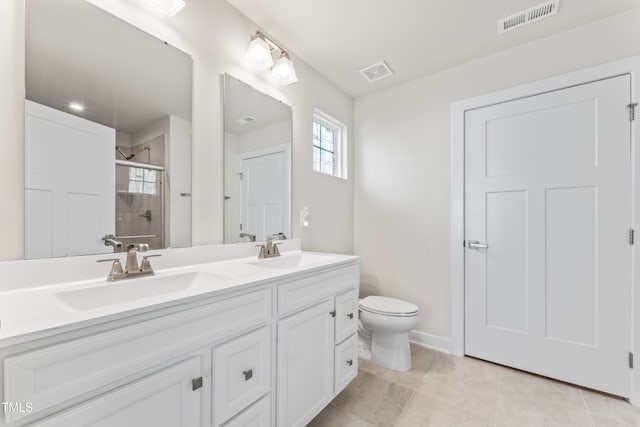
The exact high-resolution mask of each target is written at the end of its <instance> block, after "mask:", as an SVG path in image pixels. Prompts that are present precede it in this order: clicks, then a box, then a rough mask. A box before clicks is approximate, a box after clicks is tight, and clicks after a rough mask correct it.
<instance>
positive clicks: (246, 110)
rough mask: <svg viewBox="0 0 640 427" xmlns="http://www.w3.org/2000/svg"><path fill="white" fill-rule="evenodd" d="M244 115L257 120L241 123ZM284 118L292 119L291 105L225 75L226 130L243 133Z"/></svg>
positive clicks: (238, 133) (237, 133)
mask: <svg viewBox="0 0 640 427" xmlns="http://www.w3.org/2000/svg"><path fill="white" fill-rule="evenodd" d="M244 116H251V117H254V118H255V119H256V120H255V121H253V122H251V123H247V124H239V123H237V122H236V120H237V119H240V118H241V117H244ZM284 120H291V107H289V106H288V105H287V104H284V103H283V102H280V101H278V100H277V99H275V98H272V97H270V96H269V95H265V94H264V93H261V92H258V91H257V90H255V89H254V88H252V87H251V86H249V85H248V84H246V83H244V82H242V81H240V80H238V79H236V78H235V77H231V76H230V75H228V74H227V75H225V79H224V130H225V132H230V133H234V134H236V135H241V134H244V133H247V132H251V131H254V130H256V129H260V128H263V127H265V126H269V125H272V124H275V123H278V122H281V121H284Z"/></svg>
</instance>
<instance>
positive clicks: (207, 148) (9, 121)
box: [0, 0, 353, 259]
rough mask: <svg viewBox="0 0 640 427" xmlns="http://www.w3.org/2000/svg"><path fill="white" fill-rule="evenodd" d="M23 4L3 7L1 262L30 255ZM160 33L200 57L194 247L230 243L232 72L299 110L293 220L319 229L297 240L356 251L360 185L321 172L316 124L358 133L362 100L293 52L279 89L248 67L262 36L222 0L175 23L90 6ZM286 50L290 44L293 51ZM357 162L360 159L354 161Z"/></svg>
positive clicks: (138, 3) (195, 2)
mask: <svg viewBox="0 0 640 427" xmlns="http://www.w3.org/2000/svg"><path fill="white" fill-rule="evenodd" d="M23 2H24V0H3V1H0V67H1V68H2V70H3V72H2V73H1V74H0V89H1V92H0V93H2V94H3V96H2V97H0V131H2V134H3V138H2V149H3V155H2V156H1V157H0V174H1V175H0V178H2V182H5V183H11V185H5V186H3V190H2V192H3V193H2V196H3V197H2V200H3V204H2V205H3V206H11V208H10V209H6V208H3V209H2V210H0V224H1V225H0V227H1V228H0V235H2V236H3V245H1V246H0V259H17V258H21V257H22V253H23V242H22V238H23V237H22V234H23V228H24V226H23V215H24V212H23V210H22V206H23V205H24V204H23V191H24V188H23V187H24V184H23V168H22V165H23V163H24V161H23V154H22V140H23V136H22V128H23V121H24V119H23V106H22V103H23V99H24V3H23ZM91 2H92V3H94V4H98V5H100V7H102V8H104V9H106V10H109V11H110V12H111V13H113V14H115V15H117V16H120V17H122V18H123V19H125V20H127V21H129V22H131V23H132V24H134V25H136V26H138V27H140V28H142V29H143V30H145V31H147V32H149V33H151V34H152V35H154V36H156V37H159V38H161V39H163V40H166V41H167V42H169V43H170V44H172V45H174V46H176V47H177V48H179V49H182V50H184V51H186V52H188V53H189V54H191V55H192V57H193V59H194V64H193V65H194V76H193V82H194V83H193V84H194V88H193V89H194V90H193V171H192V175H193V188H192V193H193V196H192V202H193V215H192V217H193V231H192V235H193V244H196V245H197V244H209V243H219V242H222V240H223V235H224V233H223V223H222V217H223V209H224V208H223V203H224V202H223V186H222V175H223V168H222V164H223V153H222V103H221V84H220V75H221V74H222V73H225V72H227V73H230V74H231V75H233V76H235V77H237V78H239V79H241V80H243V81H245V82H246V83H248V84H250V85H252V86H254V87H255V88H256V89H257V90H259V91H261V92H264V93H267V94H269V95H271V96H273V97H275V98H277V99H280V100H282V101H283V102H285V103H286V104H288V105H291V106H292V108H293V141H294V143H293V212H294V214H293V217H294V218H297V212H298V211H299V210H300V208H301V207H302V206H303V205H308V206H310V207H311V213H312V218H313V219H312V224H311V227H309V228H306V229H304V230H302V229H300V228H299V224H298V223H297V222H296V221H294V223H293V235H294V236H296V237H301V238H302V240H303V246H304V248H305V249H309V250H323V251H332V252H340V253H350V252H352V251H353V181H352V180H349V181H344V180H335V179H332V178H331V177H327V176H322V175H320V174H316V173H314V172H313V171H312V167H311V166H312V151H311V135H312V128H311V121H312V116H313V109H314V108H319V109H321V110H323V111H326V112H327V113H329V114H331V115H332V116H334V117H336V118H337V119H338V120H340V121H342V122H343V123H346V124H347V125H349V126H352V125H353V100H352V98H351V97H349V96H348V95H346V94H345V93H343V92H341V91H340V90H338V89H337V88H336V87H335V86H333V85H332V84H331V83H329V82H328V81H327V80H326V79H325V78H324V77H322V76H321V75H320V74H318V73H317V72H316V71H315V70H313V69H312V68H311V67H309V66H307V65H306V64H305V63H303V62H302V61H301V60H300V59H299V58H297V57H295V55H292V60H293V61H294V63H295V66H296V71H297V74H298V78H299V79H300V81H299V82H297V83H294V84H292V85H290V86H287V87H284V88H283V87H280V86H278V85H277V84H276V83H275V82H274V81H273V78H272V77H271V76H270V73H268V72H255V71H253V70H252V69H250V68H249V67H248V66H247V65H246V64H245V62H244V55H245V52H246V48H247V45H248V43H249V40H250V37H251V35H252V34H253V33H254V32H255V30H256V29H257V27H256V25H255V24H254V23H253V22H251V21H250V20H249V19H248V18H247V17H245V16H244V15H242V14H241V13H239V12H238V11H237V10H236V9H234V8H233V7H231V6H230V5H229V4H228V3H227V2H226V1H223V0H189V1H188V2H187V5H186V6H185V8H184V9H183V10H182V11H181V12H180V13H179V14H177V15H176V16H175V17H173V18H170V17H166V16H164V15H163V14H162V13H161V12H158V11H156V10H155V9H154V8H153V7H152V6H150V2H145V1H142V0H135V1H132V0H91ZM285 47H286V46H285ZM349 158H350V159H351V158H353V156H349Z"/></svg>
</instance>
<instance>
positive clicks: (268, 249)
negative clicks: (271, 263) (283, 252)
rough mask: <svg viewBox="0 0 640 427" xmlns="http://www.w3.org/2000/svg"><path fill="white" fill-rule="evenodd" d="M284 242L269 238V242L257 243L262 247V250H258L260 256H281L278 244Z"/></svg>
mask: <svg viewBox="0 0 640 427" xmlns="http://www.w3.org/2000/svg"><path fill="white" fill-rule="evenodd" d="M281 244H282V243H273V240H271V239H269V240H267V243H266V244H264V245H256V246H258V247H260V252H258V258H273V257H276V256H280V251H279V250H278V245H281Z"/></svg>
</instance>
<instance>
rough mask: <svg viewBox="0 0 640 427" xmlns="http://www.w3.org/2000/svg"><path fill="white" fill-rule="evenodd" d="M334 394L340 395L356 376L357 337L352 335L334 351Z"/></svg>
mask: <svg viewBox="0 0 640 427" xmlns="http://www.w3.org/2000/svg"><path fill="white" fill-rule="evenodd" d="M335 358H336V360H335V370H334V371H335V382H334V384H335V394H338V393H340V392H341V391H342V390H343V389H344V388H345V387H346V386H347V385H348V384H349V383H350V382H351V380H352V379H354V378H355V377H356V375H357V374H358V335H357V334H354V335H352V336H351V337H349V338H347V339H346V340H344V342H342V343H340V344H338V345H337V346H336V349H335Z"/></svg>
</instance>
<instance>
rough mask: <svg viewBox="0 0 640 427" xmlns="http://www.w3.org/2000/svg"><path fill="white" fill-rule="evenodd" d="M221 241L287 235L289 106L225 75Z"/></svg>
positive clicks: (289, 225)
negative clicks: (222, 225) (222, 231)
mask: <svg viewBox="0 0 640 427" xmlns="http://www.w3.org/2000/svg"><path fill="white" fill-rule="evenodd" d="M222 80H223V86H224V87H223V92H224V194H225V203H224V242H225V243H238V242H245V241H253V240H258V241H260V240H266V239H268V238H274V239H278V238H280V239H282V238H286V237H288V236H290V235H291V138H292V136H291V135H292V128H291V125H292V122H291V107H290V106H288V105H286V104H284V103H283V102H281V101H279V100H277V99H275V98H272V97H271V96H269V95H266V94H264V93H261V92H259V91H257V90H255V89H254V88H252V87H251V86H249V85H248V84H246V83H244V82H242V81H240V80H238V79H237V78H235V77H233V76H230V75H228V74H225V75H224V76H223V79H222Z"/></svg>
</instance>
